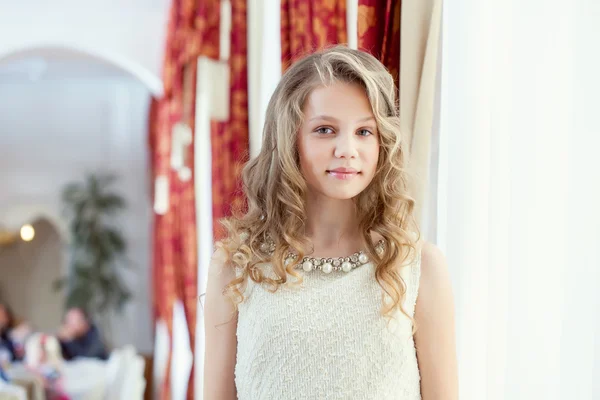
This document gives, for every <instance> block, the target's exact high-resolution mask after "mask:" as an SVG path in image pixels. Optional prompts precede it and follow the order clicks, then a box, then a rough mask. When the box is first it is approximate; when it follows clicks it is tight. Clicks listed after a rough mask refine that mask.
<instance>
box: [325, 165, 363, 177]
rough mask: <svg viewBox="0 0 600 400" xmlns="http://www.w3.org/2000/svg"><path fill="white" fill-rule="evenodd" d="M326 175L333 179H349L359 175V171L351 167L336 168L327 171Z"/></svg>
mask: <svg viewBox="0 0 600 400" xmlns="http://www.w3.org/2000/svg"><path fill="white" fill-rule="evenodd" d="M327 175H329V176H331V177H333V178H335V179H340V180H349V179H352V178H354V177H356V176H358V175H360V171H357V170H355V169H351V168H338V169H333V170H329V171H327Z"/></svg>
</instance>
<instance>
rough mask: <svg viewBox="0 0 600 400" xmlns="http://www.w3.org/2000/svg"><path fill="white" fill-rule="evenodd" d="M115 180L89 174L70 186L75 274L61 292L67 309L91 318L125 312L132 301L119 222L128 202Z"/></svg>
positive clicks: (66, 201) (66, 195) (65, 194)
mask: <svg viewBox="0 0 600 400" xmlns="http://www.w3.org/2000/svg"><path fill="white" fill-rule="evenodd" d="M114 181H115V176H114V175H94V174H90V175H88V176H87V177H86V178H85V180H84V181H83V182H75V183H71V184H68V185H66V186H65V188H64V189H63V191H62V202H63V205H64V211H65V214H66V216H67V218H68V219H69V233H70V243H69V250H70V251H69V270H68V274H67V276H66V277H64V278H62V279H60V280H59V281H57V282H56V285H55V287H56V288H57V289H60V288H62V287H65V288H66V291H67V293H66V307H67V308H70V307H79V308H81V309H83V310H85V311H86V312H88V313H89V314H90V315H99V316H104V315H105V314H106V312H107V311H109V310H110V309H116V310H118V311H121V310H122V309H123V306H124V305H125V304H126V303H127V301H128V300H129V299H130V297H131V293H130V291H129V289H128V288H127V286H126V285H125V283H124V281H123V278H122V275H121V272H122V269H123V268H124V267H125V266H127V262H126V258H125V253H126V249H127V246H126V242H125V239H124V238H123V235H122V233H121V232H120V231H119V230H118V229H117V227H116V225H115V222H116V220H117V218H118V216H119V214H120V213H121V212H122V211H123V210H124V209H125V207H126V204H125V200H124V198H123V197H122V196H120V195H119V194H118V193H116V192H114V190H113V189H112V188H111V185H112V184H113V183H114Z"/></svg>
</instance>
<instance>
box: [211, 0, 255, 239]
mask: <svg viewBox="0 0 600 400" xmlns="http://www.w3.org/2000/svg"><path fill="white" fill-rule="evenodd" d="M231 22H232V23H231V25H232V30H231V55H230V57H229V70H230V90H229V93H230V97H229V99H230V103H229V120H228V121H226V122H217V121H213V122H212V127H211V148H212V198H213V232H214V237H215V240H218V239H220V238H221V237H222V236H223V230H222V227H221V225H220V223H219V219H221V218H223V217H227V216H230V215H231V211H232V207H233V208H237V207H241V206H243V205H244V196H243V194H242V191H241V180H240V176H241V169H242V167H243V166H244V163H245V162H246V161H247V160H248V156H249V146H250V144H249V138H248V64H247V59H248V55H247V32H246V24H247V22H246V0H231Z"/></svg>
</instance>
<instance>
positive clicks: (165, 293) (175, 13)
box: [149, 0, 220, 400]
mask: <svg viewBox="0 0 600 400" xmlns="http://www.w3.org/2000/svg"><path fill="white" fill-rule="evenodd" d="M219 14H220V2H219V0H212V1H211V0H205V1H202V2H198V1H190V0H173V2H172V5H171V13H170V19H169V27H168V34H167V44H166V52H165V61H164V66H163V80H164V95H163V97H162V98H160V99H157V100H154V101H153V104H152V106H151V112H150V121H149V126H150V151H151V155H152V156H151V160H152V173H153V178H154V181H155V182H156V178H157V177H159V176H160V177H166V178H167V179H168V189H167V190H168V203H169V207H168V209H167V211H166V212H165V213H164V214H162V215H155V218H154V227H153V229H154V235H153V281H154V311H155V317H156V318H157V319H159V320H163V321H164V322H165V323H166V324H167V327H168V331H169V335H170V337H171V338H172V337H173V306H174V304H175V302H176V301H177V300H180V301H181V302H182V303H183V307H184V311H185V316H186V320H187V325H188V330H189V339H190V347H191V350H192V352H193V350H194V348H195V327H196V305H197V295H198V293H197V268H198V261H197V260H198V254H197V242H196V212H195V193H194V177H193V171H194V165H193V160H194V157H193V148H194V146H193V143H192V145H190V146H188V147H187V154H185V156H184V158H185V159H186V165H187V167H189V168H190V169H191V171H192V177H191V178H190V179H187V180H182V179H180V177H179V176H178V173H177V172H176V171H174V170H173V169H172V168H171V166H170V156H171V139H172V131H173V127H174V125H175V124H177V123H178V122H183V123H185V124H187V125H188V126H190V127H191V128H192V132H193V129H194V107H195V93H196V88H195V81H196V60H197V58H198V56H200V55H205V56H208V57H211V58H215V59H216V58H218V56H219ZM170 342H171V346H172V345H173V343H172V342H173V340H170ZM171 348H172V347H171ZM171 355H172V351H170V352H169V360H168V364H167V367H166V372H165V380H164V382H163V386H162V388H161V394H160V398H161V399H163V400H169V399H170V397H171V390H170V386H171V382H170V375H171V373H170V370H171ZM191 377H193V371H192V373H191V374H190V380H189V385H188V396H187V397H188V399H192V398H193V393H194V392H193V390H194V389H193V379H191Z"/></svg>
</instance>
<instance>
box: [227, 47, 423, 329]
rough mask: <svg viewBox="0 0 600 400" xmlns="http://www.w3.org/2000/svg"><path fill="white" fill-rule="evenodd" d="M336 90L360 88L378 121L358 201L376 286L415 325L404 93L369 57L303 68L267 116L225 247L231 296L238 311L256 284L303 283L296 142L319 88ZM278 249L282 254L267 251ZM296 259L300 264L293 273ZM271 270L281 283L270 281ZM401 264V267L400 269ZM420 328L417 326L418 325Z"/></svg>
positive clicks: (339, 52)
mask: <svg viewBox="0 0 600 400" xmlns="http://www.w3.org/2000/svg"><path fill="white" fill-rule="evenodd" d="M336 82H343V83H353V84H358V85H360V86H361V87H362V88H363V89H364V90H365V93H366V94H367V96H368V99H369V101H370V104H371V107H372V111H373V114H374V116H375V119H376V122H377V127H378V132H379V138H380V139H379V140H380V150H379V161H378V165H377V170H376V173H375V176H374V178H373V180H372V182H371V183H370V184H369V186H368V187H367V188H366V189H365V190H364V191H363V192H362V193H360V194H359V195H357V196H356V197H355V198H354V199H353V200H354V203H355V207H356V211H357V215H358V218H359V227H360V231H361V232H362V235H363V239H364V242H365V243H366V245H367V248H366V249H365V252H366V253H367V254H368V256H369V257H370V259H372V260H374V261H375V263H376V265H377V268H376V274H375V275H376V279H377V281H378V283H379V285H380V286H381V287H382V289H383V293H382V300H385V299H384V297H385V294H387V295H388V296H389V299H391V302H390V301H383V307H382V314H383V315H386V316H391V314H392V311H393V310H394V309H397V308H399V309H400V310H401V312H402V313H403V314H404V315H406V316H407V317H409V318H410V319H411V320H413V319H412V318H411V317H410V316H409V315H408V314H407V313H406V312H405V311H404V309H403V308H402V301H403V299H404V296H405V293H406V284H405V282H404V281H403V279H402V277H401V275H400V268H398V265H400V264H403V263H404V261H406V260H407V259H408V257H409V255H410V254H412V253H411V251H412V250H416V243H417V242H418V234H417V235H416V236H415V233H417V232H418V230H417V227H416V223H415V220H414V218H413V208H414V200H413V199H412V198H411V197H410V196H409V195H408V193H407V188H408V182H407V180H408V175H407V172H406V170H405V161H406V155H405V150H404V149H403V146H402V140H401V133H400V120H399V111H398V105H397V103H396V89H395V85H394V81H393V79H392V76H391V75H390V74H389V73H388V71H387V70H386V69H385V67H384V66H383V65H382V64H381V63H380V62H379V61H378V60H377V59H376V58H374V57H373V56H371V55H370V54H368V53H365V52H361V51H357V50H352V49H349V48H347V47H343V46H336V47H332V48H329V49H325V50H323V51H320V52H316V53H313V54H311V55H309V56H307V57H305V58H303V59H302V60H300V61H298V62H296V63H295V64H294V65H293V66H292V67H291V68H290V69H289V70H288V71H287V72H286V73H285V74H284V75H283V77H282V79H281V81H280V82H279V85H278V86H277V88H276V90H275V92H274V94H273V96H272V98H271V100H270V102H269V106H268V108H267V115H266V121H265V126H264V130H263V143H262V148H261V151H260V153H259V154H258V156H257V157H256V158H254V159H253V160H251V161H249V162H248V163H247V164H246V166H245V167H244V169H243V172H242V178H243V188H244V192H245V195H246V197H247V209H246V210H244V211H242V210H237V211H234V216H233V217H231V218H228V219H224V220H223V221H222V222H223V225H224V226H225V228H226V230H227V233H228V236H227V237H226V239H224V240H223V241H221V242H218V243H217V247H218V248H223V249H224V250H225V253H226V254H227V262H226V263H225V265H226V266H229V267H232V268H236V269H237V271H236V272H237V273H236V278H235V279H234V280H233V281H231V282H230V283H229V284H228V285H227V286H226V287H225V290H224V294H226V295H228V296H229V298H230V299H231V301H232V302H233V304H234V307H235V308H236V309H237V306H238V305H239V304H240V303H241V302H242V301H243V300H244V295H243V293H244V291H245V287H246V285H247V283H248V279H252V280H253V281H254V282H257V283H259V284H260V283H265V284H266V285H267V286H268V287H269V289H270V290H271V291H273V292H274V291H276V290H277V289H278V288H279V286H280V285H282V284H284V283H286V282H288V279H289V278H290V277H294V278H295V280H296V282H294V283H295V284H300V283H302V277H301V275H300V274H299V273H298V272H296V270H295V267H296V265H297V264H298V263H301V262H302V258H303V257H304V256H305V255H306V249H309V248H310V242H309V240H308V239H307V237H306V236H305V235H304V228H305V226H304V224H305V202H304V199H305V194H306V191H307V184H306V181H305V179H304V177H303V176H302V174H301V172H300V166H299V155H298V148H297V142H296V137H297V133H298V130H299V127H300V125H301V124H302V121H303V118H304V117H303V111H302V110H303V106H304V103H305V101H306V99H307V97H308V96H309V94H310V93H311V92H312V91H313V89H315V88H316V87H319V86H326V85H331V84H333V83H336ZM371 233H377V234H379V235H380V236H381V237H383V239H384V241H385V247H384V251H383V253H382V254H378V253H377V252H376V251H375V244H376V243H374V242H373V240H372V239H371ZM269 241H271V242H272V243H274V251H270V250H271V249H269V248H268V246H265V245H264V244H265V243H267V242H269ZM290 251H293V252H295V253H296V254H297V255H298V257H297V258H296V259H295V260H296V261H295V262H292V263H290V264H288V265H285V263H284V259H285V257H286V256H287V254H288V253H289V252H290ZM264 263H270V264H271V265H272V268H273V269H272V270H273V271H274V273H275V274H276V277H273V276H270V277H269V276H267V275H266V274H265V271H264V269H263V268H262V266H264ZM399 263H400V264H399ZM413 323H414V320H413Z"/></svg>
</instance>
